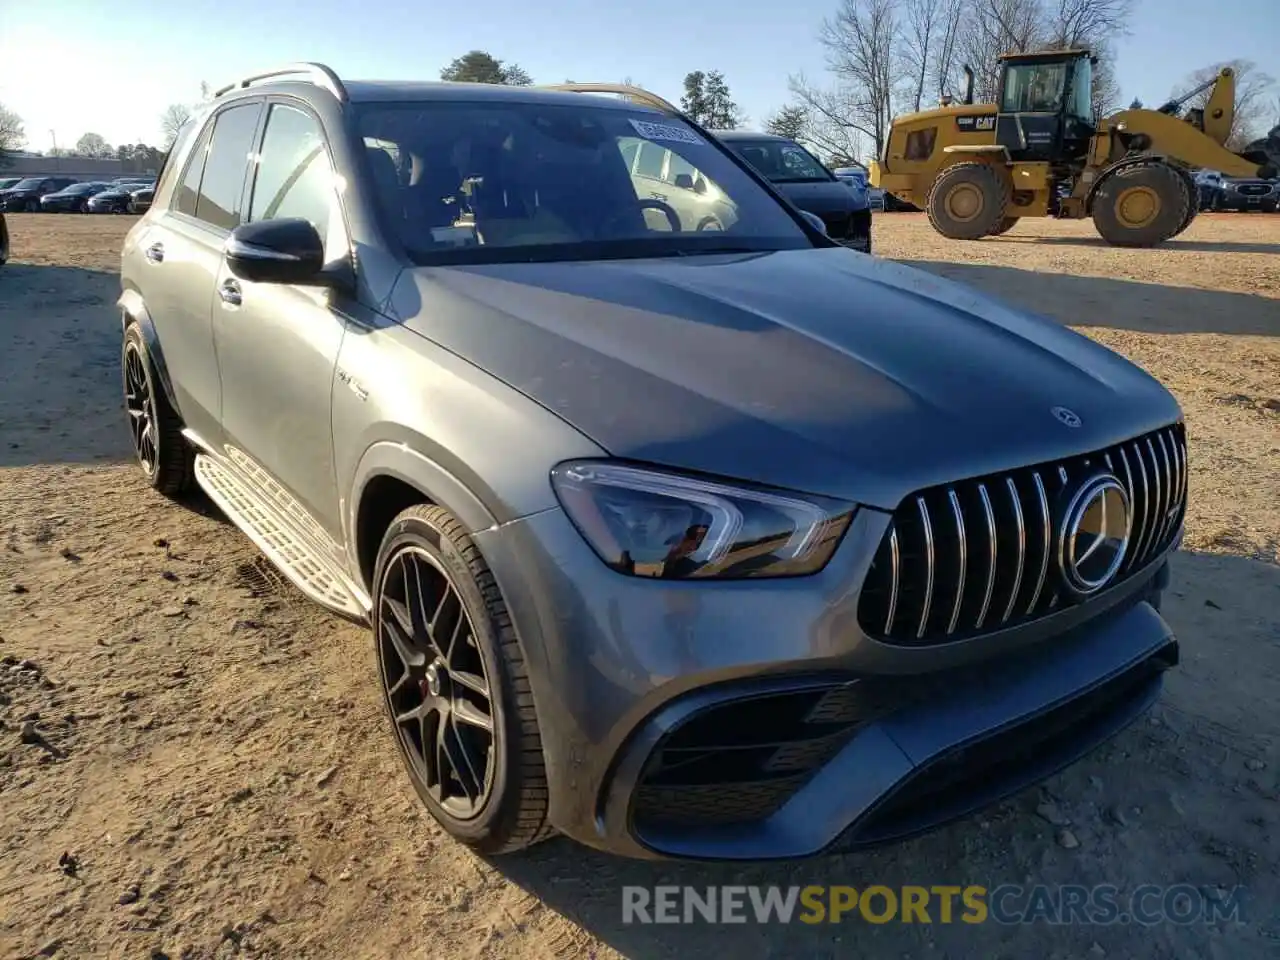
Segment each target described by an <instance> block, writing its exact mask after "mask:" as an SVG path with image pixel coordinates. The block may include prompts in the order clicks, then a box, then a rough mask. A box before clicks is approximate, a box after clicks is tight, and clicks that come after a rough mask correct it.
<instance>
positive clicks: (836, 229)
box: [822, 213, 853, 240]
mask: <svg viewBox="0 0 1280 960" xmlns="http://www.w3.org/2000/svg"><path fill="white" fill-rule="evenodd" d="M822 222H823V223H824V224H826V227H827V236H828V237H830V238H831V239H832V240H843V239H845V238H846V237H848V236H849V234H850V231H851V229H852V227H853V218H852V217H851V216H849V214H847V213H824V214H823V215H822Z"/></svg>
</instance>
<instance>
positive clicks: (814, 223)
mask: <svg viewBox="0 0 1280 960" xmlns="http://www.w3.org/2000/svg"><path fill="white" fill-rule="evenodd" d="M800 216H802V217H804V218H805V219H806V220H808V221H809V226H811V227H813V229H815V230H817V231H818V232H819V233H820V234H822V235H823V236H824V237H825V236H826V235H827V225H826V224H825V223H823V222H822V218H821V217H820V216H818V215H817V214H816V213H810V212H809V211H808V210H801V211H800Z"/></svg>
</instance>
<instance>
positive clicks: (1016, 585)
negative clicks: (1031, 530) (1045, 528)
mask: <svg viewBox="0 0 1280 960" xmlns="http://www.w3.org/2000/svg"><path fill="white" fill-rule="evenodd" d="M1004 482H1005V484H1006V485H1007V486H1008V488H1009V504H1010V506H1011V507H1012V508H1013V518H1014V529H1015V535H1016V536H1017V538H1018V563H1017V566H1015V567H1014V573H1013V587H1012V588H1010V590H1009V603H1008V605H1006V606H1005V608H1004V616H1003V617H1001V618H1000V622H1001V623H1008V622H1009V618H1010V617H1011V616H1013V607H1014V604H1016V603H1017V602H1018V591H1019V590H1021V589H1022V568H1023V567H1025V566H1026V564H1027V527H1026V524H1025V523H1023V521H1022V501H1021V499H1020V498H1019V497H1018V485H1017V484H1016V483H1015V482H1014V480H1013V477H1005V478H1004Z"/></svg>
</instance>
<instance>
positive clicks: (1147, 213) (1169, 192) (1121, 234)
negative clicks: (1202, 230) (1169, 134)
mask: <svg viewBox="0 0 1280 960" xmlns="http://www.w3.org/2000/svg"><path fill="white" fill-rule="evenodd" d="M1190 202H1191V201H1190V198H1189V197H1188V196H1187V190H1186V187H1185V186H1184V185H1183V178H1182V174H1181V173H1179V172H1178V171H1177V170H1175V169H1174V168H1173V167H1171V166H1169V165H1168V164H1166V163H1151V164H1146V165H1144V166H1140V167H1129V168H1127V169H1124V170H1118V171H1116V172H1115V173H1112V174H1108V175H1107V178H1106V179H1105V180H1103V181H1102V184H1101V186H1099V187H1098V193H1097V195H1096V196H1095V197H1094V200H1093V223H1094V226H1095V227H1097V229H1098V233H1100V234H1101V235H1102V238H1103V239H1104V240H1106V241H1107V242H1108V243H1110V244H1112V245H1114V246H1117V247H1154V246H1156V245H1157V244H1160V243H1163V242H1164V241H1166V240H1168V239H1169V238H1170V237H1172V236H1175V235H1176V234H1177V233H1178V232H1179V230H1181V229H1182V228H1183V226H1184V221H1185V220H1186V216H1187V206H1188V205H1189V204H1190Z"/></svg>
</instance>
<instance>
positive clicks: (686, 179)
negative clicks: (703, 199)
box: [675, 173, 693, 190]
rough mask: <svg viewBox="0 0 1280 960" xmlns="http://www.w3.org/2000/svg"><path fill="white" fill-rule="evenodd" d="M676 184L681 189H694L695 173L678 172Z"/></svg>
mask: <svg viewBox="0 0 1280 960" xmlns="http://www.w3.org/2000/svg"><path fill="white" fill-rule="evenodd" d="M675 185H676V186H677V187H679V188H680V189H681V190H692V189H693V174H691V173H677V174H676V182H675Z"/></svg>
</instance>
